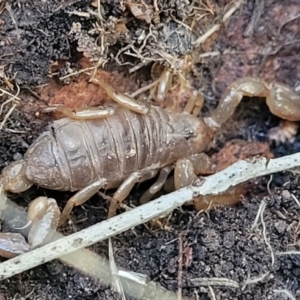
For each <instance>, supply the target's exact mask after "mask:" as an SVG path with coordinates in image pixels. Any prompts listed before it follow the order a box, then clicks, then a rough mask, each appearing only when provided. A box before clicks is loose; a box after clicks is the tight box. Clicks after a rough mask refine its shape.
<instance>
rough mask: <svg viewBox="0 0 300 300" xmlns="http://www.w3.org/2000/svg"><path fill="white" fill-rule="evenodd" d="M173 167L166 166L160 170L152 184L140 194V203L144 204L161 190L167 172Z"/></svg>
mask: <svg viewBox="0 0 300 300" xmlns="http://www.w3.org/2000/svg"><path fill="white" fill-rule="evenodd" d="M173 169H174V167H173V166H167V167H164V168H162V169H161V170H160V173H159V176H158V178H157V180H156V181H155V183H154V184H152V185H151V187H150V188H149V189H148V190H147V191H146V192H145V193H144V194H143V195H142V196H141V198H140V203H141V204H144V203H147V202H149V201H150V200H151V198H152V197H153V196H154V195H155V194H156V193H157V192H159V191H160V190H161V188H162V187H163V185H164V184H165V182H166V180H167V179H168V176H169V174H170V173H171V171H172V170H173Z"/></svg>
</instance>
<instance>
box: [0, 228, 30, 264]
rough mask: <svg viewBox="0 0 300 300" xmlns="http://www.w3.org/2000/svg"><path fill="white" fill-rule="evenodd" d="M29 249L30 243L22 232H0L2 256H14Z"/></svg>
mask: <svg viewBox="0 0 300 300" xmlns="http://www.w3.org/2000/svg"><path fill="white" fill-rule="evenodd" d="M29 250H30V247H29V245H28V244H27V242H26V240H25V238H24V237H23V236H22V235H21V234H20V233H11V232H1V233H0V256H2V257H5V258H12V257H15V256H17V255H19V254H23V253H25V252H28V251H29Z"/></svg>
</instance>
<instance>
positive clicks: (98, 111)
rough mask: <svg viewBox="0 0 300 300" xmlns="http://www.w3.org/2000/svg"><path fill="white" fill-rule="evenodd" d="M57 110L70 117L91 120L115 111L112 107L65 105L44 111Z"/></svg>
mask: <svg viewBox="0 0 300 300" xmlns="http://www.w3.org/2000/svg"><path fill="white" fill-rule="evenodd" d="M53 110H54V111H57V112H60V113H62V114H64V115H65V116H67V117H68V118H70V119H75V120H88V119H89V120H92V119H103V118H107V117H109V116H112V115H113V114H114V113H115V109H114V108H113V107H90V108H83V109H76V110H74V109H71V108H69V107H66V106H63V105H61V106H56V107H53V108H51V107H50V108H47V109H46V110H45V111H46V112H47V111H48V112H49V111H53Z"/></svg>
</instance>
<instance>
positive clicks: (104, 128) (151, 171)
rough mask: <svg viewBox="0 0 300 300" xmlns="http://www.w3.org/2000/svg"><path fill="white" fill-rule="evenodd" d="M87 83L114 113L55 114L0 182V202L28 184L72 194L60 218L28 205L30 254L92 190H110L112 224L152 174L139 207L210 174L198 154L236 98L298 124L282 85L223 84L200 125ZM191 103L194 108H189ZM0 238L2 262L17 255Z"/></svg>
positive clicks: (47, 208) (294, 104) (47, 203)
mask: <svg viewBox="0 0 300 300" xmlns="http://www.w3.org/2000/svg"><path fill="white" fill-rule="evenodd" d="M170 73H171V71H170V70H167V71H165V74H164V76H162V77H161V79H160V80H159V84H158V87H157V90H158V96H157V99H158V100H161V99H162V98H163V95H164V93H165V92H166V89H167V88H168V87H169V85H170V78H171V74H170ZM93 82H94V83H96V84H98V85H100V86H101V88H103V89H104V90H105V91H106V93H107V94H108V96H109V97H110V98H111V99H112V100H114V101H115V102H117V103H118V104H119V106H118V107H117V109H115V110H114V109H112V108H91V109H86V110H79V111H72V110H69V109H68V108H66V107H58V108H57V109H58V110H59V111H61V112H63V113H64V114H65V115H66V116H67V117H66V118H63V119H60V120H57V121H54V122H53V124H52V125H51V129H50V130H49V131H46V132H44V133H43V134H42V135H41V136H40V137H39V138H38V139H37V140H36V141H35V142H34V143H33V145H31V147H30V148H29V149H28V151H27V153H26V154H25V157H24V159H23V160H20V161H17V162H13V163H12V164H10V165H9V166H7V167H6V168H5V169H4V170H3V172H2V174H1V178H0V185H1V186H0V187H1V188H2V193H1V195H2V199H3V201H4V200H5V199H6V193H5V192H6V191H10V192H13V193H19V192H22V191H25V190H27V189H28V188H29V187H31V186H32V185H33V184H36V185H38V186H41V187H44V188H48V189H53V190H61V191H77V193H76V194H75V195H74V196H72V197H71V198H70V199H69V201H68V202H67V204H66V206H65V208H64V210H63V212H62V213H61V214H60V211H59V209H58V206H57V204H56V201H55V200H53V199H47V198H44V197H40V198H37V199H36V200H34V201H33V202H32V204H31V205H30V208H29V212H28V213H29V219H30V221H31V224H32V228H31V230H30V232H29V237H28V239H29V241H30V243H31V244H32V246H31V247H36V246H38V245H40V244H42V243H44V242H45V240H46V239H47V238H49V235H48V232H50V231H51V230H55V229H56V228H57V227H58V226H59V225H61V224H63V223H64V222H65V221H66V220H67V218H68V217H69V215H70V213H71V211H72V209H73V207H74V206H77V205H81V204H83V203H84V202H85V201H87V200H88V199H90V198H91V197H92V196H93V195H94V194H96V193H97V192H98V191H99V190H100V189H104V188H105V189H113V188H117V190H116V192H115V193H114V196H113V198H112V201H111V204H110V208H109V216H113V215H114V214H115V211H116V208H117V205H118V203H120V202H122V201H123V200H124V199H125V198H126V197H127V196H128V194H129V193H130V191H131V189H132V188H133V186H134V185H135V184H136V183H137V182H142V181H145V180H148V179H150V178H153V177H155V176H156V175H157V174H158V173H159V176H158V178H157V180H156V182H155V183H154V184H153V185H152V186H151V187H150V188H149V190H147V191H146V192H145V194H144V195H143V196H142V202H146V201H148V200H149V199H151V197H152V196H153V195H154V194H155V193H157V192H158V191H159V190H160V189H161V188H162V186H163V185H164V183H165V181H166V179H167V177H168V174H169V173H170V172H171V170H173V169H174V178H175V188H176V189H179V188H181V187H183V186H186V185H189V184H191V183H192V182H193V181H194V180H195V178H196V175H197V174H199V173H201V172H202V171H203V169H205V168H212V166H211V165H210V164H209V163H208V159H207V157H206V156H205V155H204V154H203V151H205V150H206V149H207V147H208V145H209V144H210V143H211V141H212V139H213V137H214V133H215V131H216V130H217V129H218V128H219V127H220V126H221V125H222V124H223V123H224V122H226V121H227V120H228V119H229V118H230V117H231V115H232V114H233V112H234V110H235V108H236V107H237V105H238V104H239V102H240V101H241V100H242V98H243V96H250V97H252V96H260V97H264V98H266V101H267V105H268V106H269V108H270V110H271V112H272V113H273V114H275V115H277V116H279V117H281V118H283V119H287V120H291V121H298V120H300V97H299V96H298V95H297V94H295V93H294V92H293V91H292V90H291V89H290V88H288V87H286V86H284V85H281V84H278V83H271V84H268V83H266V82H265V81H263V80H261V79H259V78H253V77H248V78H243V79H240V80H237V81H236V82H234V83H233V84H231V85H230V86H229V87H228V88H227V90H226V91H225V93H224V95H223V97H222V98H221V100H220V102H219V105H218V107H217V108H216V109H215V110H214V111H213V112H212V113H211V115H210V116H209V117H206V118H204V119H200V118H198V117H197V116H194V115H192V114H190V112H191V111H192V109H193V105H188V107H189V109H187V110H186V111H185V112H184V113H174V112H168V111H167V110H165V109H162V108H159V107H156V106H150V107H149V106H147V105H144V104H142V103H138V102H137V101H135V100H134V99H133V98H132V97H130V96H128V95H127V94H119V93H117V92H116V91H114V90H113V89H112V88H111V87H110V86H109V85H108V84H106V83H103V82H100V81H98V80H95V79H94V80H93ZM195 98H197V97H195ZM192 100H193V101H192V102H193V103H194V104H195V102H196V100H195V99H192ZM2 235H3V236H1V237H2V242H1V241H0V243H1V245H0V249H2V250H3V251H2V254H3V253H4V254H5V253H6V255H8V256H9V255H10V256H11V255H14V254H17V253H19V252H18V251H15V252H14V249H13V248H14V247H12V246H11V244H14V243H12V239H13V238H16V236H12V235H11V234H10V233H2ZM4 235H5V236H4ZM6 241H7V242H6ZM21 244H22V243H21ZM28 249H29V248H26V250H24V251H27V250H28ZM5 251H6V252H5Z"/></svg>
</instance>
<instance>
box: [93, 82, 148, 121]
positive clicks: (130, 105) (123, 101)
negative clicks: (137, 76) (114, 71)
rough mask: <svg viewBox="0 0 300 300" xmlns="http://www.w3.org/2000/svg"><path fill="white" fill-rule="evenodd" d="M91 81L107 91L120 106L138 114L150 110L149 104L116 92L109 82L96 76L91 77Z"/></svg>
mask: <svg viewBox="0 0 300 300" xmlns="http://www.w3.org/2000/svg"><path fill="white" fill-rule="evenodd" d="M91 82H93V83H95V84H98V85H100V86H101V87H102V88H103V89H104V90H105V91H106V93H107V95H108V96H109V97H110V98H111V99H112V100H114V101H115V102H117V103H118V104H120V105H121V106H123V107H125V108H127V109H129V110H132V111H134V112H137V113H139V114H143V115H144V114H147V113H148V112H149V110H150V106H149V105H148V104H146V103H138V102H137V101H136V100H135V99H134V98H133V97H131V96H129V95H127V94H122V93H117V92H116V91H115V90H114V89H113V88H112V87H111V86H110V85H109V84H107V83H104V82H102V81H100V80H98V79H96V78H93V79H91Z"/></svg>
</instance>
